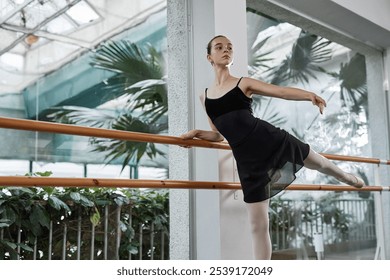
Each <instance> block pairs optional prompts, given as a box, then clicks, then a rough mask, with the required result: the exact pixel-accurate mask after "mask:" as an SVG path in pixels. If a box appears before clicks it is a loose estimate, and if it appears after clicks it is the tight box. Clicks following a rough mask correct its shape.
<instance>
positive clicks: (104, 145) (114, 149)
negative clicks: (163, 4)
mask: <svg viewBox="0 0 390 280" xmlns="http://www.w3.org/2000/svg"><path fill="white" fill-rule="evenodd" d="M91 65H92V66H93V67H96V68H99V69H103V70H107V71H111V72H113V73H115V75H114V76H112V77H111V78H109V79H107V80H106V81H104V86H103V90H104V91H105V92H109V93H110V96H114V97H116V98H117V99H118V100H120V102H119V103H120V104H121V106H119V109H118V108H116V109H117V110H116V111H112V110H107V109H104V107H105V106H101V107H100V108H99V107H98V108H93V109H91V108H85V107H77V106H63V107H57V108H54V110H55V112H54V113H52V114H50V115H49V118H51V119H53V120H55V121H59V122H64V123H72V124H78V125H87V126H94V127H104V128H109V129H117V130H125V131H137V132H144V133H151V134H160V133H164V132H166V131H167V129H168V121H167V111H168V101H167V88H166V83H167V82H166V76H165V63H164V58H163V56H162V54H161V53H159V52H158V51H157V50H156V49H155V48H154V47H152V46H151V45H146V46H142V47H141V46H138V45H136V44H134V43H131V42H129V41H126V40H121V41H116V42H114V41H111V42H108V43H106V44H104V45H102V46H101V47H100V48H99V49H98V50H97V51H96V54H95V55H94V56H93V61H92V63H91ZM91 143H92V144H93V145H94V147H96V148H95V149H94V151H99V152H104V153H106V160H107V161H108V163H110V162H112V161H113V160H115V159H118V158H121V159H122V158H123V160H122V169H123V168H124V167H125V166H127V165H128V164H129V163H131V162H132V163H135V164H138V163H139V161H140V160H141V158H142V157H143V156H144V154H146V155H147V156H149V158H151V159H152V158H154V157H155V156H156V155H164V153H163V152H162V151H161V150H160V149H157V148H156V146H155V144H153V143H141V142H132V141H120V140H115V139H96V138H92V139H91Z"/></svg>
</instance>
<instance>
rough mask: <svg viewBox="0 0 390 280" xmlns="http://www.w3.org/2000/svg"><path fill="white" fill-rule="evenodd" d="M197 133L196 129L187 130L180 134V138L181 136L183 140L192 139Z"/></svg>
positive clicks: (184, 146)
mask: <svg viewBox="0 0 390 280" xmlns="http://www.w3.org/2000/svg"><path fill="white" fill-rule="evenodd" d="M197 134H198V130H197V129H192V130H190V131H188V132H187V133H184V134H182V135H180V138H182V139H184V140H189V139H194V138H195V137H196V135H197ZM179 146H180V147H183V148H191V146H190V145H179Z"/></svg>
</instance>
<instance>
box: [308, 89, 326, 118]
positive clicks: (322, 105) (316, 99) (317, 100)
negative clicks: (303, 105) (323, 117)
mask: <svg viewBox="0 0 390 280" xmlns="http://www.w3.org/2000/svg"><path fill="white" fill-rule="evenodd" d="M311 102H312V103H313V105H315V106H318V108H320V113H321V114H322V113H323V112H324V109H325V107H326V102H325V100H324V99H322V98H321V97H319V96H318V95H316V94H314V93H313V95H312V97H311Z"/></svg>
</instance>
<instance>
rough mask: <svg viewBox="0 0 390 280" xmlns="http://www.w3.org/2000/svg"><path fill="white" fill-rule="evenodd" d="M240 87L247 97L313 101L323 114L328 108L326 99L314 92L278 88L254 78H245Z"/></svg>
mask: <svg viewBox="0 0 390 280" xmlns="http://www.w3.org/2000/svg"><path fill="white" fill-rule="evenodd" d="M240 86H241V87H242V88H243V91H244V92H245V94H247V95H251V94H259V95H263V96H270V97H277V98H282V99H286V100H298V101H299V100H302V101H311V102H312V103H313V105H315V106H317V107H318V108H319V109H320V113H321V114H322V113H323V111H324V108H325V107H326V102H325V100H324V99H322V98H321V97H319V96H318V95H316V94H315V93H313V92H310V91H306V90H303V89H299V88H294V87H282V86H277V85H273V84H269V83H265V82H262V81H259V80H255V79H252V78H245V79H244V80H243V82H241V84H240Z"/></svg>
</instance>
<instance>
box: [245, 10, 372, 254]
mask: <svg viewBox="0 0 390 280" xmlns="http://www.w3.org/2000/svg"><path fill="white" fill-rule="evenodd" d="M247 21H248V29H247V33H248V71H249V75H250V76H251V77H254V78H257V79H260V80H263V81H266V82H269V83H273V84H276V85H282V86H291V87H298V88H303V89H307V90H310V91H313V92H315V93H317V94H318V95H320V96H321V97H322V98H324V99H325V100H326V102H327V108H326V109H325V113H324V114H323V115H320V114H319V111H318V109H317V107H315V106H313V105H312V104H311V103H310V102H300V101H286V100H282V99H276V98H269V97H264V96H260V95H255V96H254V99H255V100H256V102H255V103H256V105H255V110H254V114H255V115H256V116H257V117H259V118H261V119H264V120H266V121H268V122H270V123H272V124H273V125H275V126H278V127H281V128H283V129H285V130H286V131H288V132H289V133H291V134H293V135H294V136H296V137H297V138H299V139H301V140H302V141H304V142H306V143H308V144H310V146H311V147H312V148H313V149H314V150H315V151H317V152H320V153H327V154H340V155H349V156H370V155H371V153H370V145H369V142H368V139H369V131H368V113H369V112H368V106H367V95H368V94H369V93H368V92H367V80H366V78H367V75H366V66H365V57H364V55H362V54H360V53H357V52H356V51H354V50H352V49H349V48H347V47H345V46H342V45H340V44H337V43H335V42H331V41H329V40H328V39H326V38H322V37H320V36H318V35H316V34H311V33H310V32H307V31H305V30H302V29H301V28H299V27H297V26H294V25H292V24H289V23H287V22H281V21H279V20H277V19H274V18H271V17H269V16H267V15H264V14H261V13H260V12H258V11H255V10H248V11H247ZM335 163H336V164H337V165H338V166H340V167H341V168H342V169H344V170H345V171H347V172H351V173H355V174H358V175H359V176H361V177H362V178H363V179H364V180H365V181H366V183H367V182H372V181H373V177H372V173H373V172H372V170H371V167H370V166H368V165H367V164H359V163H352V162H341V161H339V162H338V161H335ZM295 183H302V184H340V183H339V182H338V181H336V180H335V179H333V178H330V177H329V176H325V175H322V174H320V173H319V172H317V171H311V170H307V169H303V170H301V171H300V173H299V175H298V179H297V180H296V181H295ZM270 217H271V231H272V242H273V247H274V250H275V258H282V259H283V258H317V257H319V256H318V255H317V254H316V250H315V249H316V248H315V244H317V245H318V244H319V243H318V242H320V243H321V244H322V245H324V246H325V247H324V248H325V249H324V253H322V257H325V258H328V259H331V258H335V259H338V258H352V259H360V258H370V259H373V258H374V253H375V245H376V236H375V220H374V207H373V196H372V194H370V193H358V192H309V191H308V192H297V191H295V192H294V191H286V192H284V193H283V194H281V195H279V196H277V197H275V198H273V199H272V201H271V212H270ZM316 240H320V241H318V242H317V243H316Z"/></svg>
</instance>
